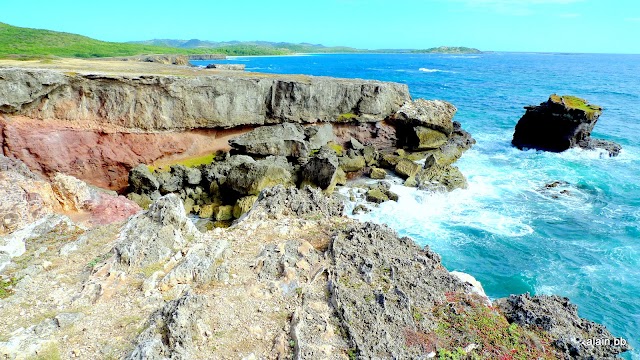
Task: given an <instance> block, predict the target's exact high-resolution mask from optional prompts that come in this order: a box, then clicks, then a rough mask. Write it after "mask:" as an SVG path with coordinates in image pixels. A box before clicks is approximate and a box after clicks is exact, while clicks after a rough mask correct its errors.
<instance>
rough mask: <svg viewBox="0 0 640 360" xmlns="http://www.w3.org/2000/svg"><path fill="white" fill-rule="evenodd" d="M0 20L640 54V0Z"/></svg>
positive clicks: (300, 4)
mask: <svg viewBox="0 0 640 360" xmlns="http://www.w3.org/2000/svg"><path fill="white" fill-rule="evenodd" d="M0 4H1V5H2V12H0V22H5V23H8V24H10V25H15V26H22V27H31V28H41V29H49V30H56V31H65V32H71V33H76V34H81V35H86V36H89V37H92V38H96V39H100V40H106V41H118V42H120V41H133V40H149V39H200V40H212V41H230V40H241V41H252V40H264V41H286V42H294V43H299V42H308V43H314V44H323V45H327V46H338V45H343V46H352V47H357V48H364V49H407V48H411V49H419V48H429V47H435V46H441V45H446V46H468V47H475V48H478V49H480V50H484V51H524V52H586V53H631V54H640V39H639V38H640V1H638V0H323V1H320V0H316V1H313V0H311V1H310V0H296V1H293V0H271V1H265V0H260V1H257V0H245V1H242V0H235V1H220V0H213V1H204V0H191V1H185V2H179V1H175V0H171V1H165V0H154V1H135V0H128V1H122V0H109V1H80V0H75V1H69V0H56V1H51V0H47V1H40V0H32V1H25V0H0Z"/></svg>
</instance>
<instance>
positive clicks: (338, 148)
mask: <svg viewBox="0 0 640 360" xmlns="http://www.w3.org/2000/svg"><path fill="white" fill-rule="evenodd" d="M327 146H329V148H330V149H331V150H333V151H335V152H336V154H337V155H338V156H342V154H343V153H344V148H343V147H342V145H339V144H336V143H334V142H330V143H329V144H327Z"/></svg>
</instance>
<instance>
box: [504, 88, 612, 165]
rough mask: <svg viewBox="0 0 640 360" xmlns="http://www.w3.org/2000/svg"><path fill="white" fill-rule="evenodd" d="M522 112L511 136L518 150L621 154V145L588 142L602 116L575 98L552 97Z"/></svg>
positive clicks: (602, 141) (597, 109)
mask: <svg viewBox="0 0 640 360" xmlns="http://www.w3.org/2000/svg"><path fill="white" fill-rule="evenodd" d="M525 109H526V110H527V112H526V113H525V114H524V116H523V117H522V118H521V119H520V120H519V121H518V124H517V125H516V129H515V133H514V134H513V140H512V144H513V145H514V146H515V147H517V148H518V149H521V150H522V149H538V150H544V151H553V152H562V151H565V150H567V149H570V148H573V147H581V148H585V149H595V148H601V149H604V150H606V151H607V152H608V153H609V156H616V155H618V153H619V152H620V149H621V147H620V145H618V144H616V143H614V142H611V141H606V140H596V139H591V131H593V128H594V126H595V125H596V122H597V121H598V118H599V117H600V115H601V114H602V107H600V106H597V105H592V104H589V103H588V102H587V101H586V100H584V99H580V98H577V97H575V96H568V95H565V96H559V95H555V94H554V95H551V97H549V100H547V101H546V102H544V103H542V104H540V105H539V106H527V107H525Z"/></svg>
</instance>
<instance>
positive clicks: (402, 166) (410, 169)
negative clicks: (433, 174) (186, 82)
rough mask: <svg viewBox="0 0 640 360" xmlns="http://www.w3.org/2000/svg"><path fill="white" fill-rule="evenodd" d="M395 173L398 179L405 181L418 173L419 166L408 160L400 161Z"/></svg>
mask: <svg viewBox="0 0 640 360" xmlns="http://www.w3.org/2000/svg"><path fill="white" fill-rule="evenodd" d="M395 171H396V173H397V174H398V175H399V176H400V177H402V178H403V179H407V178H410V177H412V176H415V175H416V174H417V173H418V171H420V165H419V164H416V163H415V162H413V161H411V160H408V159H400V161H399V162H398V164H397V165H396V167H395Z"/></svg>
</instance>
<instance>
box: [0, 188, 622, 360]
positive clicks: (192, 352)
mask: <svg viewBox="0 0 640 360" xmlns="http://www.w3.org/2000/svg"><path fill="white" fill-rule="evenodd" d="M342 212H343V204H342V203H341V202H340V201H339V200H336V199H334V198H331V197H327V196H325V195H324V194H323V193H322V192H321V191H320V190H318V189H313V188H310V187H307V188H304V189H301V190H300V189H296V188H285V187H283V186H277V187H274V188H269V189H265V190H264V191H262V192H261V194H260V196H259V197H258V201H257V203H256V205H255V206H254V207H253V208H252V209H251V210H250V211H249V213H248V214H247V215H246V216H244V217H242V219H241V220H240V221H239V222H237V223H236V225H234V226H233V227H231V228H229V229H216V230H215V231H208V232H206V233H199V232H198V230H196V229H194V228H193V225H192V224H191V223H190V222H189V220H188V219H187V217H186V215H185V212H184V210H183V205H182V203H181V201H180V199H179V197H177V196H176V195H173V194H170V195H166V196H164V197H161V198H160V199H158V200H157V201H156V202H155V203H154V204H152V205H151V208H150V210H149V211H148V212H145V213H142V214H139V215H137V216H135V217H133V218H131V219H129V221H128V222H127V223H126V224H124V225H109V226H99V227H97V228H95V229H92V230H78V229H76V228H74V227H73V226H72V225H67V226H62V225H59V226H57V227H55V228H54V229H51V230H50V231H49V232H46V229H45V230H43V231H44V232H43V233H39V234H34V237H33V238H32V239H31V240H30V241H31V242H33V245H31V246H29V249H27V253H26V254H25V256H26V259H21V260H20V261H18V262H16V263H15V264H14V265H13V267H11V270H10V271H11V275H12V276H18V275H21V278H20V280H16V284H15V285H13V287H12V288H11V289H10V293H9V295H8V297H7V298H5V299H0V308H1V309H2V312H3V321H2V322H0V333H2V334H8V337H7V338H3V339H2V340H0V355H2V356H4V357H8V358H16V357H18V358H19V357H20V356H24V357H27V356H36V355H38V356H40V357H45V358H46V357H52V356H60V357H63V358H69V357H80V358H101V357H115V358H129V359H166V358H170V359H187V358H203V359H220V358H273V359H276V358H291V357H294V358H326V359H345V358H377V357H380V358H387V357H398V358H405V357H407V358H431V357H434V356H436V354H443V355H441V356H445V355H444V354H447V353H455V354H458V355H460V356H462V355H464V356H469V357H474V356H475V357H480V358H492V359H493V358H501V357H503V356H507V355H509V356H514V357H516V356H517V357H521V358H540V357H542V358H554V357H558V356H561V354H563V352H564V351H565V350H566V349H567V348H566V347H562V344H567V343H566V341H564V340H563V339H565V335H567V334H576V333H579V331H583V330H584V329H587V331H591V330H588V329H593V331H596V332H598V334H600V332H599V331H600V330H598V329H600V328H599V327H596V326H594V325H589V324H590V323H588V322H585V321H584V320H581V319H579V318H577V316H576V315H575V309H574V308H572V307H571V306H568V305H566V304H565V303H564V302H555V301H548V302H544V301H537V300H535V299H530V298H527V297H525V298H523V299H524V300H526V301H524V300H523V301H524V302H523V301H519V300H517V301H511V300H508V301H507V303H505V304H507V305H503V304H501V305H500V306H501V307H504V309H505V310H504V311H505V312H506V313H507V318H506V319H505V317H504V316H503V315H501V314H500V313H499V312H496V311H495V310H493V309H492V308H489V307H487V304H486V301H487V300H486V297H483V296H481V295H482V294H480V295H477V294H476V292H477V291H478V290H477V286H476V287H475V288H474V287H473V286H472V285H471V284H473V283H474V280H473V279H472V278H469V277H468V276H466V277H465V276H462V278H464V279H465V280H464V281H461V280H459V279H460V278H461V276H460V274H451V273H449V272H448V271H447V270H446V269H445V268H444V267H443V266H442V264H441V262H440V258H439V256H438V255H437V254H435V253H434V252H432V251H431V250H429V249H428V248H427V249H420V248H419V247H418V246H417V245H416V244H415V243H414V242H413V241H412V240H411V239H409V238H400V237H398V236H397V234H395V233H394V232H393V231H392V230H390V229H389V228H387V227H385V226H380V225H374V224H370V223H366V224H362V223H358V222H356V221H354V220H350V219H347V218H344V217H342V216H341V214H342ZM69 226H70V227H69ZM134 229H137V230H135V231H134ZM152 233H155V234H157V235H155V236H152V235H151V234H152ZM136 235H137V236H136ZM38 244H47V246H46V247H44V248H40V247H39V245H38ZM105 250H106V254H105V253H104V252H105ZM35 254H37V256H36V255H35ZM124 254H126V255H125V256H123V255H124ZM61 256H62V257H64V258H63V259H64V260H63V261H59V260H58V261H57V260H56V258H59V257H61ZM27 274H28V276H25V275H27ZM69 274H77V275H74V276H73V277H70V276H69ZM62 279H64V281H61V280H62ZM527 299H529V300H527ZM509 301H511V302H509ZM563 304H565V305H563ZM89 305H90V306H89ZM519 314H524V315H522V316H521V315H519ZM507 319H508V320H509V321H512V322H513V324H509V322H507ZM537 319H542V320H543V321H542V322H540V321H538V320H537ZM520 323H521V324H523V325H522V326H521V325H518V324H520ZM486 324H492V325H491V326H489V327H488V326H486ZM529 324H542V325H545V324H551V325H552V326H551V327H549V329H550V330H549V331H547V332H542V333H540V332H537V331H530V330H527V327H528V326H529ZM483 331H485V332H483ZM514 331H515V332H517V333H518V334H519V335H518V337H517V343H513V342H511V341H513V339H514V338H513V337H511V336H510V335H509V334H513V332H514ZM601 333H602V334H605V332H604V330H603V332H601ZM478 334H480V335H483V334H484V335H490V336H492V337H491V338H490V339H494V340H487V341H488V342H483V341H484V340H482V339H484V338H483V337H480V336H478ZM590 334H591V333H590ZM607 334H608V333H607ZM501 339H502V340H501ZM501 341H502V342H501ZM563 341H564V342H563ZM549 344H555V347H551V346H549ZM513 349H516V352H517V353H516V354H514V353H513V352H512V350H513ZM619 350H624V349H623V348H608V347H603V348H599V349H593V348H588V347H587V348H583V349H581V352H580V355H581V356H582V355H584V356H585V357H588V356H595V357H597V358H607V357H613V356H615V354H617V351H619ZM56 354H57V355H56ZM461 354H462V355H461Z"/></svg>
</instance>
